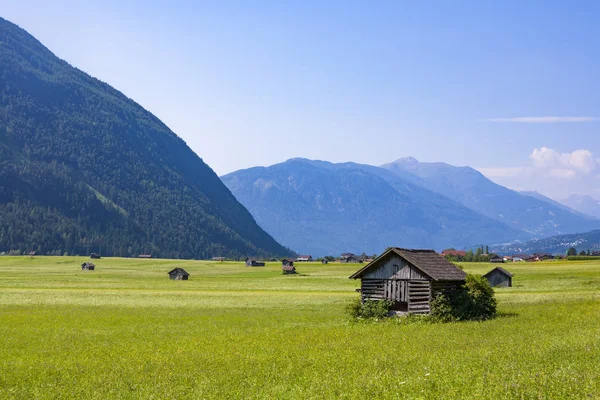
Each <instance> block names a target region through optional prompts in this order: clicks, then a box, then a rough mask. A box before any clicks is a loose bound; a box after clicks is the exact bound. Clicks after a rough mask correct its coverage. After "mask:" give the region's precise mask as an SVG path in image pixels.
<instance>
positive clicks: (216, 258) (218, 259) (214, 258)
mask: <svg viewBox="0 0 600 400" xmlns="http://www.w3.org/2000/svg"><path fill="white" fill-rule="evenodd" d="M212 260H213V261H218V262H223V261H225V257H213V258H212Z"/></svg>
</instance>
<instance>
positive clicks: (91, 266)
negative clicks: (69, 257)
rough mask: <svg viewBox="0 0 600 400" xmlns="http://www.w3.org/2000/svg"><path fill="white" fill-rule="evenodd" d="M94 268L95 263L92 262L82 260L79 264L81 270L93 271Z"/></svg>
mask: <svg viewBox="0 0 600 400" xmlns="http://www.w3.org/2000/svg"><path fill="white" fill-rule="evenodd" d="M94 269H96V264H94V263H92V262H84V263H83V264H81V270H82V271H93V270H94Z"/></svg>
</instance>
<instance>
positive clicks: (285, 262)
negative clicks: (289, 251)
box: [281, 258, 294, 267]
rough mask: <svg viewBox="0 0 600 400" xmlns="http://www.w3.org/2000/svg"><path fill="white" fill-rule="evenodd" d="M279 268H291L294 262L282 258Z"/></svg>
mask: <svg viewBox="0 0 600 400" xmlns="http://www.w3.org/2000/svg"><path fill="white" fill-rule="evenodd" d="M281 266H282V267H293V266H294V262H293V261H292V260H288V259H287V258H284V259H283V260H281Z"/></svg>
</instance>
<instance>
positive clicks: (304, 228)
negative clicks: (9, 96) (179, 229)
mask: <svg viewBox="0 0 600 400" xmlns="http://www.w3.org/2000/svg"><path fill="white" fill-rule="evenodd" d="M221 179H222V180H223V182H224V183H225V184H226V185H227V187H228V188H229V189H230V190H231V191H232V193H233V194H234V195H235V196H236V198H237V199H238V200H239V201H240V202H241V203H242V204H244V205H245V206H246V207H247V208H248V210H250V212H251V213H252V215H254V217H255V218H256V220H257V222H258V223H259V224H260V225H261V226H262V227H263V228H264V229H265V230H266V231H267V232H269V233H270V234H272V235H273V236H274V237H276V238H277V239H278V240H279V241H280V242H281V243H283V244H284V245H286V246H288V247H291V248H294V249H295V250H297V251H299V252H302V253H313V255H315V254H316V255H326V254H334V255H337V254H340V253H342V252H357V253H358V252H362V251H365V252H367V253H378V252H381V251H383V250H384V249H385V248H386V247H387V246H389V245H391V244H396V245H401V246H405V247H426V248H443V247H452V246H454V247H461V246H466V245H468V244H471V243H474V242H476V241H478V240H480V239H481V238H482V237H485V238H488V239H489V240H490V242H494V241H509V240H514V239H525V238H527V235H526V234H524V233H522V232H519V231H518V230H516V229H514V228H510V227H508V226H506V225H504V224H502V223H499V222H496V221H494V220H492V219H490V218H488V217H485V216H482V215H480V214H478V213H475V212H473V211H472V210H470V209H468V208H466V207H464V206H462V205H461V204H458V203H457V202H455V201H453V200H451V199H449V198H447V197H445V196H442V195H439V194H436V193H434V192H431V191H429V190H427V189H424V188H422V187H420V186H418V185H414V184H412V183H410V182H408V181H406V180H404V179H402V178H401V177H399V176H397V175H396V174H394V173H392V172H390V171H386V170H384V169H381V168H378V167H373V166H369V165H361V164H355V163H341V164H333V163H329V162H325V161H313V160H306V159H298V158H296V159H290V160H288V161H286V162H284V163H280V164H276V165H273V166H270V167H254V168H249V169H246V170H240V171H236V172H233V173H231V174H228V175H225V176H223V177H221Z"/></svg>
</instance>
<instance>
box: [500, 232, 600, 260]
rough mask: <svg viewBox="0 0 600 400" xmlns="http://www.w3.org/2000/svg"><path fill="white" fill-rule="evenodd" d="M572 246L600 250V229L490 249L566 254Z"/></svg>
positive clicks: (505, 253) (504, 252)
mask: <svg viewBox="0 0 600 400" xmlns="http://www.w3.org/2000/svg"><path fill="white" fill-rule="evenodd" d="M570 247H575V248H576V249H577V250H578V251H581V250H586V251H587V250H588V249H589V250H600V229H597V230H593V231H590V232H585V233H573V234H569V235H558V236H552V237H548V238H543V239H535V240H530V241H527V242H523V243H513V244H508V245H506V244H505V245H493V246H490V251H492V252H495V253H498V254H502V255H511V254H533V253H552V254H565V253H566V251H567V250H568V249H569V248H570Z"/></svg>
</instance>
